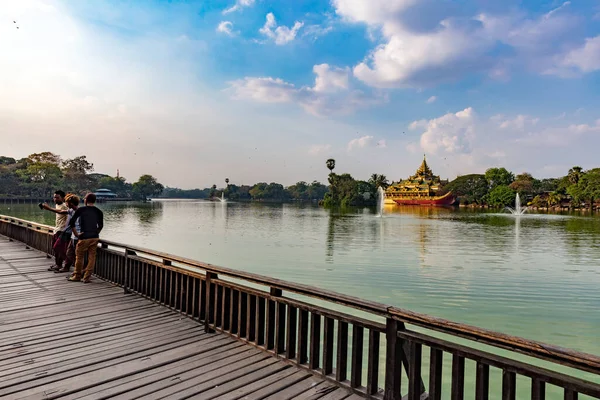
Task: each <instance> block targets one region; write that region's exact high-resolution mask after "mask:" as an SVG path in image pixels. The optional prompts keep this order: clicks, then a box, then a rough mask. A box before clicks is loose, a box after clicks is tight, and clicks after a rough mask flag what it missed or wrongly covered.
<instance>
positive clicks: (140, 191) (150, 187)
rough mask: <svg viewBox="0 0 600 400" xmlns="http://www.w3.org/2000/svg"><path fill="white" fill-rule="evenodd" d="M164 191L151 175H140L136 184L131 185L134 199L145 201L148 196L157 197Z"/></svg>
mask: <svg viewBox="0 0 600 400" xmlns="http://www.w3.org/2000/svg"><path fill="white" fill-rule="evenodd" d="M163 190H164V186H163V185H161V184H160V183H158V181H157V180H156V178H155V177H153V176H152V175H142V176H140V179H138V181H137V182H135V183H134V184H133V193H134V195H135V197H137V198H139V199H141V200H144V201H145V200H146V199H148V197H150V196H158V195H159V194H161V193H162V191H163Z"/></svg>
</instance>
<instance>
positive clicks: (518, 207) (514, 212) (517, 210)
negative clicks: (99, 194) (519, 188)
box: [506, 193, 528, 215]
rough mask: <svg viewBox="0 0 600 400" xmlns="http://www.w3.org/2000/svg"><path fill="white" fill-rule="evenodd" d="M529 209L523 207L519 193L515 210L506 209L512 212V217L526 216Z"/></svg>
mask: <svg viewBox="0 0 600 400" xmlns="http://www.w3.org/2000/svg"><path fill="white" fill-rule="evenodd" d="M527 208H528V207H521V198H520V197H519V193H517V195H516V197H515V208H511V207H506V209H507V210H508V211H510V213H511V214H512V215H523V214H525V211H527Z"/></svg>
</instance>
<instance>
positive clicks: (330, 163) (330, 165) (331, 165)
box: [325, 158, 335, 173]
mask: <svg viewBox="0 0 600 400" xmlns="http://www.w3.org/2000/svg"><path fill="white" fill-rule="evenodd" d="M325 165H327V168H328V169H329V172H331V173H333V169H334V168H335V160H334V159H333V158H330V159H329V160H327V161H326V162H325Z"/></svg>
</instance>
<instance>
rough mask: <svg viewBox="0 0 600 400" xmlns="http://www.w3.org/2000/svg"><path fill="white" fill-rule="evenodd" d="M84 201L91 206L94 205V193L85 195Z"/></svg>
mask: <svg viewBox="0 0 600 400" xmlns="http://www.w3.org/2000/svg"><path fill="white" fill-rule="evenodd" d="M85 201H86V202H88V203H91V204H95V203H96V195H95V194H94V193H88V194H86V195H85Z"/></svg>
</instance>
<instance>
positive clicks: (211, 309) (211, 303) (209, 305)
mask: <svg viewBox="0 0 600 400" xmlns="http://www.w3.org/2000/svg"><path fill="white" fill-rule="evenodd" d="M217 278H218V275H217V274H215V273H213V272H208V271H207V272H206V301H205V302H204V307H205V308H204V332H206V333H213V332H214V330H213V329H211V327H210V324H211V322H214V321H215V294H214V292H215V290H216V288H217V287H216V286H214V287H213V285H212V280H213V279H217Z"/></svg>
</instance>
